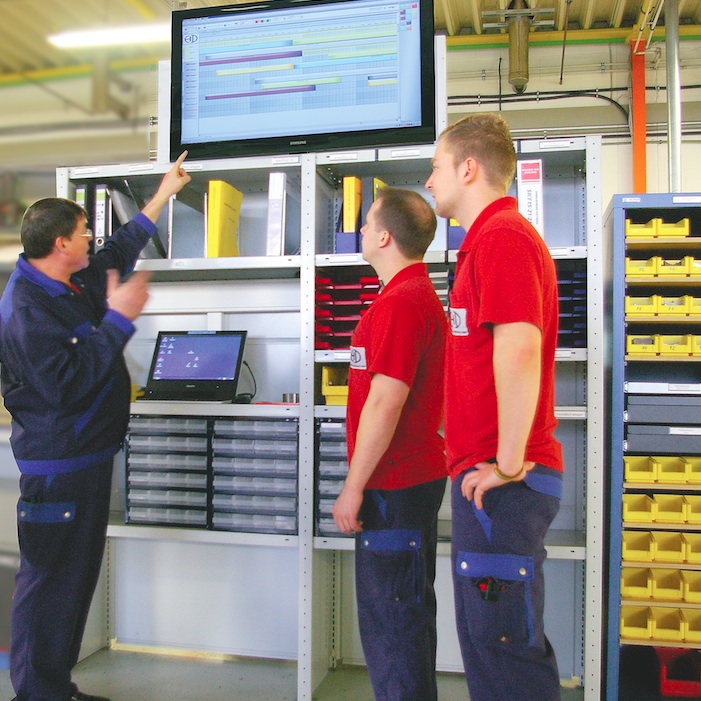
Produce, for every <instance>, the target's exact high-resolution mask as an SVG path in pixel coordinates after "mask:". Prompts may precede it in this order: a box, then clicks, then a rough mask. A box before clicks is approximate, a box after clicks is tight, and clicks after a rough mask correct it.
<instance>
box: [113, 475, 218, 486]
mask: <svg viewBox="0 0 701 701" xmlns="http://www.w3.org/2000/svg"><path fill="white" fill-rule="evenodd" d="M127 484H128V485H129V487H132V488H135V489H168V488H170V489H174V488H178V489H207V474H206V473H188V472H133V471H132V472H129V476H128V477H127Z"/></svg>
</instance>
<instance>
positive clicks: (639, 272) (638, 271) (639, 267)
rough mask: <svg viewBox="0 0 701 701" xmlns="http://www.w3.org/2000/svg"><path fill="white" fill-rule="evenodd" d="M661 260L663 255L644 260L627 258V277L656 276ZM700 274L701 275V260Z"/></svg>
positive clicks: (700, 265) (700, 262) (700, 263)
mask: <svg viewBox="0 0 701 701" xmlns="http://www.w3.org/2000/svg"><path fill="white" fill-rule="evenodd" d="M661 261H662V256H653V257H652V258H647V259H643V260H640V259H637V258H626V277H643V278H644V277H655V275H657V267H658V265H659V263H660V262H661ZM699 275H700V276H701V260H700V261H699Z"/></svg>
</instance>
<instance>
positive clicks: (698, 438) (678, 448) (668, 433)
mask: <svg viewBox="0 0 701 701" xmlns="http://www.w3.org/2000/svg"><path fill="white" fill-rule="evenodd" d="M626 450H628V451H630V452H633V453H649V454H650V455H656V454H657V453H661V454H663V455H685V454H689V455H698V454H701V426H650V425H647V424H629V425H628V430H627V434H626Z"/></svg>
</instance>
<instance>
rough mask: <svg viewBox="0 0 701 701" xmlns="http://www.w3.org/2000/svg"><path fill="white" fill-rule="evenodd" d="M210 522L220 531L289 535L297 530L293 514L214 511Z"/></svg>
mask: <svg viewBox="0 0 701 701" xmlns="http://www.w3.org/2000/svg"><path fill="white" fill-rule="evenodd" d="M212 524H213V526H214V528H216V529H218V530H222V531H242V532H244V533H275V534H290V535H291V534H294V533H296V532H297V518H296V517H295V516H270V515H267V516H266V515H262V514H230V513H215V514H214V516H213V518H212Z"/></svg>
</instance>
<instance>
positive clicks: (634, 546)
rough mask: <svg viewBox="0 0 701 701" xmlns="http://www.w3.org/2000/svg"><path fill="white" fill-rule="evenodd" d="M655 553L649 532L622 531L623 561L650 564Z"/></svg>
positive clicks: (700, 548) (700, 559) (700, 553)
mask: <svg viewBox="0 0 701 701" xmlns="http://www.w3.org/2000/svg"><path fill="white" fill-rule="evenodd" d="M699 535H701V534H699ZM655 553H656V550H655V541H654V540H653V538H652V533H650V531H623V559H624V560H625V561H626V562H652V561H653V560H654V559H655ZM699 562H701V542H700V543H699Z"/></svg>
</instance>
